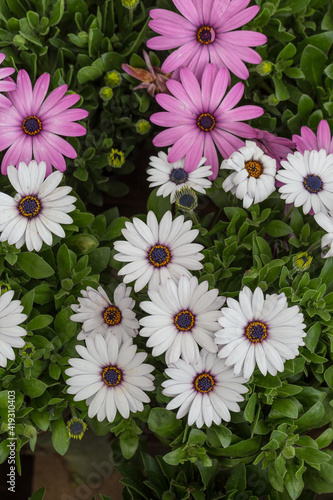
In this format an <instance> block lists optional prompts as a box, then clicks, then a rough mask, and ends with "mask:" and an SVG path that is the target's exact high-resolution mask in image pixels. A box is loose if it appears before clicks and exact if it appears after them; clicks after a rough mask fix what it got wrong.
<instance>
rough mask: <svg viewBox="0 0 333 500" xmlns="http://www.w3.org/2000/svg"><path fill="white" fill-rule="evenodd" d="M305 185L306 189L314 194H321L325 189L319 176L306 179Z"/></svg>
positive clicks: (309, 176) (310, 176)
mask: <svg viewBox="0 0 333 500" xmlns="http://www.w3.org/2000/svg"><path fill="white" fill-rule="evenodd" d="M303 185H304V187H305V189H306V190H307V191H308V192H309V193H312V194H316V193H319V191H322V189H323V187H324V183H323V181H322V180H321V178H320V177H319V175H313V174H310V175H307V176H306V177H304V180H303Z"/></svg>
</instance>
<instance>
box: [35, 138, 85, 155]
mask: <svg viewBox="0 0 333 500" xmlns="http://www.w3.org/2000/svg"><path fill="white" fill-rule="evenodd" d="M43 138H44V139H45V140H46V142H48V143H49V144H50V145H51V146H52V147H53V148H54V149H56V150H57V151H58V152H59V153H61V154H63V155H65V156H67V157H68V158H76V157H77V152H76V151H75V149H74V148H73V146H71V145H70V144H69V143H68V142H67V141H65V140H64V139H63V138H62V137H59V136H58V135H55V134H51V133H50V132H43Z"/></svg>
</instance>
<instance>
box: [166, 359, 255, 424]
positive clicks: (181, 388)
mask: <svg viewBox="0 0 333 500" xmlns="http://www.w3.org/2000/svg"><path fill="white" fill-rule="evenodd" d="M165 373H166V374H167V375H168V376H169V377H170V380H166V381H165V382H163V383H162V386H163V387H164V390H163V391H162V392H163V394H164V395H165V396H169V397H172V398H173V399H172V400H171V401H170V403H168V404H167V407H166V408H167V410H174V409H175V408H179V410H178V413H177V418H183V417H184V416H185V415H186V414H188V425H193V424H194V423H195V425H196V427H198V428H199V429H200V427H202V426H203V425H204V424H205V425H206V426H207V427H210V426H211V425H212V423H213V422H214V423H215V424H216V425H221V421H222V420H224V421H225V422H229V421H230V411H235V412H238V411H240V408H239V406H238V404H237V403H238V402H240V401H243V400H244V398H243V396H241V394H244V393H245V392H248V388H247V387H245V386H244V385H242V384H243V383H244V382H246V380H245V379H244V378H243V377H242V376H238V377H236V376H235V375H234V374H233V371H232V370H231V369H230V368H228V367H227V366H226V364H225V362H224V360H223V359H219V358H218V357H217V356H216V354H211V353H209V352H207V351H206V350H205V349H203V350H202V351H201V353H200V359H199V362H198V363H197V364H195V365H190V364H189V363H186V361H184V360H182V359H179V360H178V361H177V362H176V363H175V364H174V366H172V367H169V368H167V369H166V370H165Z"/></svg>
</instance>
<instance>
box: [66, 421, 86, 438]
mask: <svg viewBox="0 0 333 500" xmlns="http://www.w3.org/2000/svg"><path fill="white" fill-rule="evenodd" d="M69 430H70V432H71V434H73V435H74V436H77V435H79V434H81V432H82V431H83V430H84V427H83V424H82V422H80V421H79V420H75V421H74V422H72V423H71V424H70V426H69Z"/></svg>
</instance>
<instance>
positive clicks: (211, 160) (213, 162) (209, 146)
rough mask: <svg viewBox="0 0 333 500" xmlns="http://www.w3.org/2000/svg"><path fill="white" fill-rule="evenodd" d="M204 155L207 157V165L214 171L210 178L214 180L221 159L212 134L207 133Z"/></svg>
mask: <svg viewBox="0 0 333 500" xmlns="http://www.w3.org/2000/svg"><path fill="white" fill-rule="evenodd" d="M203 156H204V157H205V158H207V161H206V165H210V166H211V167H212V168H211V170H212V172H213V173H212V175H211V176H210V177H209V179H211V180H214V179H215V178H216V177H217V174H218V172H219V160H218V157H217V152H216V147H215V145H214V142H213V139H212V136H211V134H205V144H204V150H203Z"/></svg>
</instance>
